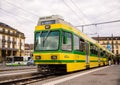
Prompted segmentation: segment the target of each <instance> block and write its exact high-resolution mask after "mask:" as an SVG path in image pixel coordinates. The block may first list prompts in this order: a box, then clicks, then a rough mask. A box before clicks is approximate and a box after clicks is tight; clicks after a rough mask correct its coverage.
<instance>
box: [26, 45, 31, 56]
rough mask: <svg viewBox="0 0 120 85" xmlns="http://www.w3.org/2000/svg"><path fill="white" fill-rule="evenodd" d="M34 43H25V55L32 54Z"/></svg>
mask: <svg viewBox="0 0 120 85" xmlns="http://www.w3.org/2000/svg"><path fill="white" fill-rule="evenodd" d="M32 54H33V44H25V56H32Z"/></svg>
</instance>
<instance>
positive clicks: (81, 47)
mask: <svg viewBox="0 0 120 85" xmlns="http://www.w3.org/2000/svg"><path fill="white" fill-rule="evenodd" d="M80 51H81V52H84V51H85V41H84V40H83V39H81V38H80Z"/></svg>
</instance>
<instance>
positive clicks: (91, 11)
mask: <svg viewBox="0 0 120 85" xmlns="http://www.w3.org/2000/svg"><path fill="white" fill-rule="evenodd" d="M49 15H61V16H63V18H64V19H65V21H68V22H70V23H71V24H72V25H74V26H78V25H83V24H93V23H99V22H107V21H114V20H120V0H0V22H3V23H6V24H8V25H10V26H11V27H13V28H15V29H17V30H19V31H20V32H23V33H24V34H25V37H26V41H25V42H26V43H33V39H34V36H33V33H34V28H35V26H36V25H37V22H38V19H39V17H43V16H49ZM79 29H80V30H81V27H79ZM84 33H86V34H87V35H88V36H90V37H91V36H98V34H99V36H111V34H113V35H114V36H120V22H117V23H111V24H104V25H97V26H94V25H93V26H89V27H84ZM96 33H97V34H96Z"/></svg>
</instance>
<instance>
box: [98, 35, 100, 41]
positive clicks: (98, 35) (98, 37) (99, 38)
mask: <svg viewBox="0 0 120 85" xmlns="http://www.w3.org/2000/svg"><path fill="white" fill-rule="evenodd" d="M99 42H100V37H99V34H98V43H99Z"/></svg>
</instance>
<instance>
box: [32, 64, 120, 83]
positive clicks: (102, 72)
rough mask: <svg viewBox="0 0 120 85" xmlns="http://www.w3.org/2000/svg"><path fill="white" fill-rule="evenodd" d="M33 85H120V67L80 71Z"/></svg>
mask: <svg viewBox="0 0 120 85" xmlns="http://www.w3.org/2000/svg"><path fill="white" fill-rule="evenodd" d="M32 85H120V65H113V66H105V67H101V68H94V69H90V70H85V71H80V72H76V73H72V74H69V75H63V76H59V77H56V78H53V79H49V80H45V81H40V82H36V83H34V84H32Z"/></svg>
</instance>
